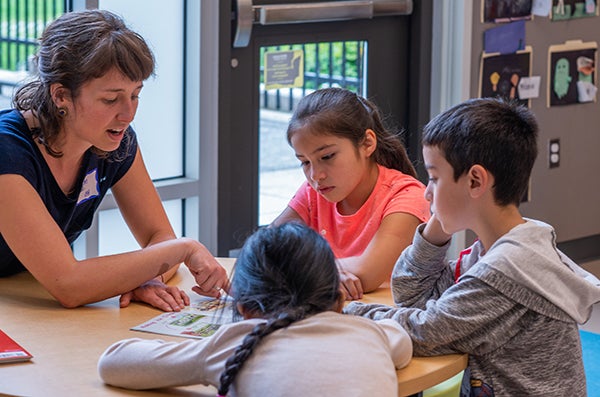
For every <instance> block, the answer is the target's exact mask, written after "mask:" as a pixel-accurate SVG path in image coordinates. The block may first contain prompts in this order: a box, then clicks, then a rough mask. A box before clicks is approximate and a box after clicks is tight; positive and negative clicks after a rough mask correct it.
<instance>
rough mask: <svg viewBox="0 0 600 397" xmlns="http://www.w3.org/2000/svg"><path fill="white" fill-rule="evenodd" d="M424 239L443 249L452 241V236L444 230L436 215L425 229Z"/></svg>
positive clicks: (433, 215)
mask: <svg viewBox="0 0 600 397" xmlns="http://www.w3.org/2000/svg"><path fill="white" fill-rule="evenodd" d="M423 238H424V239H425V240H427V241H429V242H430V243H431V244H433V245H437V246H439V247H441V246H442V245H445V244H446V243H447V242H448V241H450V239H451V238H452V235H450V234H448V233H446V232H445V231H444V229H442V224H441V223H440V221H439V220H438V218H437V216H435V213H434V214H432V215H431V218H430V219H429V221H428V222H427V224H426V225H425V228H424V229H423Z"/></svg>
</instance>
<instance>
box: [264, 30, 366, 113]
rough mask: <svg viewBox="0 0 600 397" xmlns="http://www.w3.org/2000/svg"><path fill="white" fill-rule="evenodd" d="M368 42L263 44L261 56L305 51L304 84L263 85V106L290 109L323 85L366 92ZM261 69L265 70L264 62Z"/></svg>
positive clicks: (362, 93)
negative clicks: (276, 52)
mask: <svg viewBox="0 0 600 397" xmlns="http://www.w3.org/2000/svg"><path fill="white" fill-rule="evenodd" d="M366 45H367V43H366V42H364V41H344V42H323V43H304V44H295V45H287V46H274V47H263V48H261V60H262V59H264V54H265V52H269V51H287V50H302V51H303V53H304V57H303V62H304V65H303V70H304V79H303V81H304V84H303V85H302V87H294V88H279V89H272V90H268V89H265V88H264V86H262V85H261V107H262V108H267V109H275V110H281V111H285V112H287V111H289V112H291V111H293V110H294V108H295V105H296V103H297V102H298V101H299V100H300V98H302V97H303V96H305V95H306V94H308V93H309V92H310V91H312V90H316V89H319V88H324V87H333V86H335V87H342V88H347V89H349V90H351V91H354V92H356V93H358V94H359V95H364V92H363V88H364V76H363V75H364V67H365V66H364V65H365V57H366ZM261 69H262V70H261V72H262V71H264V65H262V66H261ZM261 75H262V73H261ZM307 91H308V92H307Z"/></svg>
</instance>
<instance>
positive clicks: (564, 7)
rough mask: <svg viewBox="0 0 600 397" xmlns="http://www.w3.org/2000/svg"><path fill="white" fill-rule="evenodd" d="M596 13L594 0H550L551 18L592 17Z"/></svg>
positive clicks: (558, 19)
mask: <svg viewBox="0 0 600 397" xmlns="http://www.w3.org/2000/svg"><path fill="white" fill-rule="evenodd" d="M596 15H598V5H597V1H596V0H552V20H553V21H563V20H565V19H573V18H584V17H593V16H596Z"/></svg>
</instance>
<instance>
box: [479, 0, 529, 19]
mask: <svg viewBox="0 0 600 397" xmlns="http://www.w3.org/2000/svg"><path fill="white" fill-rule="evenodd" d="M481 1H482V2H483V6H482V7H481V11H482V18H481V20H482V21H483V22H509V21H514V20H517V19H531V3H532V0H481Z"/></svg>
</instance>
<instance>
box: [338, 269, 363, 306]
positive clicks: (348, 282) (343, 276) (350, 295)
mask: <svg viewBox="0 0 600 397" xmlns="http://www.w3.org/2000/svg"><path fill="white" fill-rule="evenodd" d="M338 269H339V270H340V286H341V290H342V292H343V293H344V295H345V296H346V300H348V301H351V300H356V299H361V298H362V297H363V288H362V283H361V282H360V279H359V278H358V277H357V276H355V275H354V274H352V273H350V272H349V271H346V270H344V269H343V268H342V267H341V266H338Z"/></svg>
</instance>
